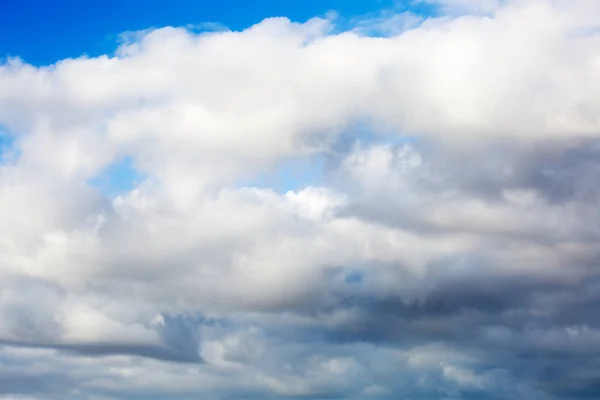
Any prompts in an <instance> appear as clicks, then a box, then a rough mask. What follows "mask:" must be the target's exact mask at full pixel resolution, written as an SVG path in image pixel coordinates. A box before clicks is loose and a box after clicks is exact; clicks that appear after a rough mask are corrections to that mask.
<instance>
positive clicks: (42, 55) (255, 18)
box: [0, 0, 426, 65]
mask: <svg viewBox="0 0 600 400" xmlns="http://www.w3.org/2000/svg"><path fill="white" fill-rule="evenodd" d="M412 3H413V1H412V0H406V1H404V2H402V1H400V2H399V1H394V0H353V1H348V0H303V1H282V0H256V1H252V2H248V1H244V0H220V1H205V0H199V1H193V0H172V1H164V0H86V1H80V0H18V1H10V0H5V1H2V2H0V55H2V56H4V57H6V56H7V55H9V56H19V57H21V58H22V59H24V60H25V61H26V62H28V63H31V64H34V65H43V64H51V63H54V62H56V61H58V60H61V59H64V58H68V57H77V56H79V55H81V54H87V55H89V56H97V55H99V54H106V53H110V52H111V51H113V50H114V48H115V43H116V41H117V40H118V35H119V34H120V33H122V32H125V31H135V30H141V29H147V28H149V27H157V28H158V27H163V26H186V25H190V24H191V25H201V24H204V23H217V24H221V25H224V26H227V27H228V28H229V29H233V30H238V29H244V28H246V27H248V26H250V25H252V24H255V23H257V22H260V21H261V20H263V19H264V18H267V17H275V16H286V17H288V18H290V19H291V20H294V21H305V20H307V19H309V18H312V17H314V16H318V15H324V14H325V13H327V12H329V11H336V12H338V14H339V15H340V16H341V17H343V18H352V17H354V16H358V15H365V14H369V13H374V12H378V11H380V10H383V9H390V8H394V9H398V10H406V9H411V10H415V11H418V12H424V11H425V10H426V7H423V5H415V4H412ZM250 4H251V6H249V5H250Z"/></svg>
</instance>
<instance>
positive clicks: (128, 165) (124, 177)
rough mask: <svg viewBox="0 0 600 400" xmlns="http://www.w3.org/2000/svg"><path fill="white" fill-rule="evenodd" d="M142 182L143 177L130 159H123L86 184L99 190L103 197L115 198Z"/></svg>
mask: <svg viewBox="0 0 600 400" xmlns="http://www.w3.org/2000/svg"><path fill="white" fill-rule="evenodd" d="M143 180H144V175H143V174H141V173H140V172H139V171H138V170H137V169H136V167H135V165H134V163H133V160H132V159H131V157H124V158H123V159H121V160H119V161H118V162H115V163H113V164H111V165H109V166H108V167H107V168H105V169H104V170H102V171H101V172H100V173H99V174H98V175H97V176H95V177H94V178H92V179H90V180H89V181H88V184H90V185H91V186H93V187H95V188H97V189H98V190H100V192H101V193H102V194H103V195H104V196H106V197H108V198H115V197H117V196H120V195H122V194H125V193H127V192H129V191H131V190H132V189H134V188H135V187H136V186H137V185H138V184H139V183H141V182H142V181H143Z"/></svg>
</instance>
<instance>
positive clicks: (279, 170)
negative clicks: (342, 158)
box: [236, 154, 325, 194]
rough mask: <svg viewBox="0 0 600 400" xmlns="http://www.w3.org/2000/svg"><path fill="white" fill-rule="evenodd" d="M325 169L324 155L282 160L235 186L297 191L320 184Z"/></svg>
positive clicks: (280, 191)
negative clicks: (271, 167)
mask: <svg viewBox="0 0 600 400" xmlns="http://www.w3.org/2000/svg"><path fill="white" fill-rule="evenodd" d="M324 170H325V157H324V156H323V155H322V154H316V155H313V156H309V157H296V158H291V159H287V160H283V161H281V162H280V163H278V164H277V165H276V166H275V167H274V168H273V169H271V170H269V171H267V172H263V173H261V174H258V175H257V176H256V177H253V178H250V179H246V180H243V181H241V182H239V183H238V184H237V185H236V186H237V187H256V188H261V189H271V190H273V191H275V192H276V193H280V194H283V193H286V192H288V191H297V190H301V189H303V188H306V187H309V186H320V185H321V183H322V178H323V174H324Z"/></svg>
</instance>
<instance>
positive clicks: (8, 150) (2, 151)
mask: <svg viewBox="0 0 600 400" xmlns="http://www.w3.org/2000/svg"><path fill="white" fill-rule="evenodd" d="M15 142H16V139H15V137H14V136H13V135H11V134H10V133H9V132H8V129H6V128H5V127H3V126H2V125H0V165H1V164H5V163H7V162H10V161H13V160H14V159H15V158H17V157H18V151H17V149H16V146H15Z"/></svg>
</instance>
